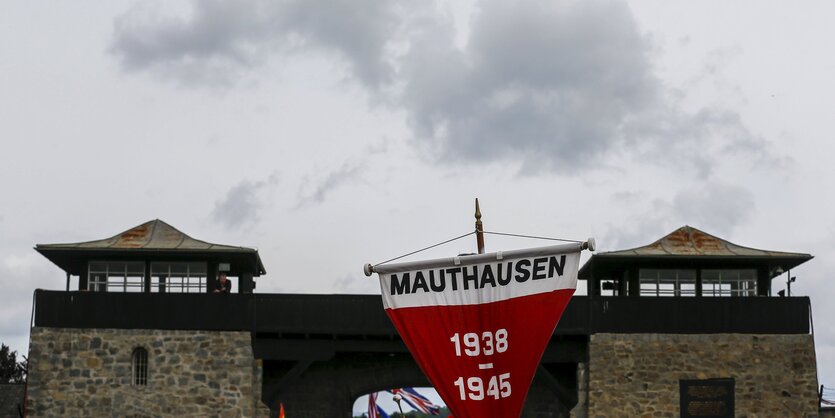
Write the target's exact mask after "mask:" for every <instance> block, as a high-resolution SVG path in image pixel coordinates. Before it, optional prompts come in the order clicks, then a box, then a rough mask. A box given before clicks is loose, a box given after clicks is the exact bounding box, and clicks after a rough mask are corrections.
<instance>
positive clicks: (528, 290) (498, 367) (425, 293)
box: [375, 244, 580, 418]
mask: <svg viewBox="0 0 835 418" xmlns="http://www.w3.org/2000/svg"><path fill="white" fill-rule="evenodd" d="M579 254H580V245H579V244H577V245H561V246H553V247H544V248H538V249H529V250H518V251H513V252H506V253H504V254H502V253H493V254H482V255H474V256H464V257H455V258H451V259H445V260H431V261H426V262H419V263H403V264H399V265H384V266H375V271H377V272H378V273H379V275H380V285H381V288H382V292H383V301H384V306H385V308H386V313H387V314H388V316H389V318H391V320H392V322H393V323H394V325H395V327H397V330H398V332H399V333H400V335H401V337H402V338H403V341H404V342H405V343H406V346H407V347H408V348H409V350H410V351H411V353H412V355H413V356H414V358H415V360H416V361H417V363H418V365H420V367H421V369H422V370H423V372H424V374H426V376H427V377H428V378H429V380H430V381H431V382H432V384H433V385H434V386H435V389H436V390H437V391H438V393H439V394H440V395H441V397H442V398H443V399H444V401H445V402H446V404H447V406H448V407H449V408H450V410H451V411H452V413H453V415H454V416H455V417H456V418H468V417H472V418H475V417H478V418H483V417H501V418H508V417H511V418H512V417H518V416H519V415H520V414H521V411H522V406H523V405H524V402H525V397H526V395H527V393H528V389H529V388H530V384H531V381H532V380H533V376H534V374H535V372H536V368H537V365H538V364H539V360H540V359H541V357H542V353H543V351H544V350H545V347H546V345H547V344H548V341H549V340H550V338H551V334H552V333H553V331H554V327H556V325H557V322H558V321H559V318H560V316H561V315H562V313H563V311H564V310H565V306H566V305H567V304H568V301H569V300H570V299H571V295H573V294H574V290H575V288H576V284H577V269H578V265H579V258H580V257H579Z"/></svg>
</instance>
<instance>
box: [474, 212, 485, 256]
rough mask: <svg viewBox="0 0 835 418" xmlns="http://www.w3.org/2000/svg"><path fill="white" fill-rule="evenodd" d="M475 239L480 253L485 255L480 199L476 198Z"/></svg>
mask: <svg viewBox="0 0 835 418" xmlns="http://www.w3.org/2000/svg"><path fill="white" fill-rule="evenodd" d="M475 237H476V244H477V245H478V253H479V254H484V225H483V224H482V223H481V208H480V207H479V206H478V198H475Z"/></svg>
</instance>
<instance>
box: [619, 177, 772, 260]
mask: <svg viewBox="0 0 835 418" xmlns="http://www.w3.org/2000/svg"><path fill="white" fill-rule="evenodd" d="M642 195H643V194H640V193H620V194H618V196H624V197H621V198H618V199H617V201H620V202H622V203H625V204H628V205H629V206H630V209H631V210H633V211H634V212H635V213H636V215H635V216H633V217H632V219H630V220H629V222H625V223H623V224H621V225H616V226H615V225H613V226H610V227H609V228H608V229H609V231H608V233H607V234H606V240H607V241H608V242H607V243H606V244H607V245H606V251H610V250H616V249H624V248H632V247H636V246H640V245H646V244H649V243H651V242H653V241H654V240H656V239H658V238H660V237H662V236H663V235H664V234H667V233H669V232H672V231H673V230H674V229H675V228H678V227H681V226H684V225H690V226H693V227H696V228H699V229H702V230H704V231H705V232H707V233H710V234H715V235H718V236H719V237H728V236H729V235H731V233H732V232H733V230H734V229H735V228H736V227H737V226H738V225H741V224H743V223H744V222H745V221H746V220H747V219H749V218H750V216H751V213H752V212H753V211H754V210H755V207H756V205H755V202H754V196H753V194H752V193H751V192H750V191H749V190H747V189H745V188H743V187H739V186H733V185H728V184H724V183H718V182H709V183H705V184H701V185H699V186H697V187H691V188H686V189H683V190H680V191H679V192H678V193H676V194H675V195H674V196H673V197H672V198H671V199H670V200H664V199H655V200H652V201H650V202H648V204H647V205H641V204H640V203H639V202H637V201H636V200H635V199H634V198H635V197H636V196H642Z"/></svg>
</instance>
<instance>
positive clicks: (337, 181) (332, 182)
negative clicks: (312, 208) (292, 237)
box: [297, 162, 362, 207]
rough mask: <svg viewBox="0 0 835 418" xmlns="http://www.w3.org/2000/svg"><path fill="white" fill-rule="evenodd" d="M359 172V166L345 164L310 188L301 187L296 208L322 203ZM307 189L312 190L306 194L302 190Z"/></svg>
mask: <svg viewBox="0 0 835 418" xmlns="http://www.w3.org/2000/svg"><path fill="white" fill-rule="evenodd" d="M361 171H362V169H361V167H360V166H358V165H355V164H352V163H350V162H346V163H344V164H342V166H340V167H339V168H337V169H336V170H334V171H331V172H329V173H327V174H326V175H325V176H324V178H322V179H319V180H318V181H315V183H314V185H313V186H312V187H309V186H302V189H301V190H300V191H299V195H300V198H299V204H298V206H297V207H304V206H306V205H310V204H314V203H322V202H323V201H324V200H325V197H326V196H327V195H328V194H329V193H331V192H332V191H334V190H336V189H338V188H339V187H341V186H343V185H344V184H346V183H347V182H349V181H351V180H353V179H354V178H356V177H357V176H358V175H359V174H360V173H361ZM308 188H309V189H312V190H311V191H307V192H306V191H305V190H304V189H308Z"/></svg>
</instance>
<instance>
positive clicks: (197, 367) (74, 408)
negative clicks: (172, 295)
mask: <svg viewBox="0 0 835 418" xmlns="http://www.w3.org/2000/svg"><path fill="white" fill-rule="evenodd" d="M137 347H143V348H145V349H146V350H147V351H148V373H147V376H148V382H147V385H145V386H134V385H133V384H132V379H131V377H132V355H133V352H134V350H135V349H136V348H137ZM260 399H261V363H260V361H256V360H255V359H254V358H253V354H252V346H251V342H250V333H249V332H211V331H161V330H116V329H69V328H68V329H58V328H41V327H36V328H34V329H32V334H31V342H30V345H29V392H28V412H29V413H28V416H29V417H32V418H37V417H55V416H61V417H136V418H139V417H143V418H144V417H149V418H150V417H160V416H177V417H256V416H258V417H260V416H267V412H268V410H267V409H266V408H265V407H264V405H263V404H262V403H261V402H260Z"/></svg>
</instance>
